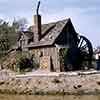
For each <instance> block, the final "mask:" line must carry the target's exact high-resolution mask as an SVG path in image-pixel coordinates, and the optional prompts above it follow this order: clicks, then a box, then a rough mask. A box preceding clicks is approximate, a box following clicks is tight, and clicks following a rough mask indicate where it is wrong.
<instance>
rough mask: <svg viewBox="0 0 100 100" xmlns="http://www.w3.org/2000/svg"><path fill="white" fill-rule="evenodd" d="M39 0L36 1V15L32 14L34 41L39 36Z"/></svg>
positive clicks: (38, 38)
mask: <svg viewBox="0 0 100 100" xmlns="http://www.w3.org/2000/svg"><path fill="white" fill-rule="evenodd" d="M39 6H40V1H39V2H38V6H37V11H36V15H34V42H38V41H39V40H40V38H41V15H39V13H38V11H39Z"/></svg>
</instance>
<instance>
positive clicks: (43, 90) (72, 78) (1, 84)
mask: <svg viewBox="0 0 100 100" xmlns="http://www.w3.org/2000/svg"><path fill="white" fill-rule="evenodd" d="M0 73H1V72H0ZM7 73H8V74H7ZM2 75H3V76H4V75H5V72H2ZM5 76H7V77H6V78H5V79H4V78H1V79H0V93H11V94H98V93H100V74H90V75H68V74H67V73H61V74H59V75H47V76H45V75H44V76H43V75H39V76H38V75H35V74H34V75H31V76H25V77H24V76H22V77H17V76H16V75H15V74H13V73H12V74H9V72H6V75H5Z"/></svg>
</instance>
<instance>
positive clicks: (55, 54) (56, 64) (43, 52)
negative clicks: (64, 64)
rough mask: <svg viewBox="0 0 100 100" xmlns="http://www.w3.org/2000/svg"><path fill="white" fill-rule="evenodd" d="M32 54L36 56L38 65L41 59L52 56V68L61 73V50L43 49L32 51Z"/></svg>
mask: <svg viewBox="0 0 100 100" xmlns="http://www.w3.org/2000/svg"><path fill="white" fill-rule="evenodd" d="M30 52H31V54H34V55H35V57H36V60H37V62H38V63H40V60H41V57H43V56H50V58H51V62H52V66H53V68H54V70H55V71H56V72H59V71H60V61H59V49H58V48H56V47H43V48H36V49H31V50H30Z"/></svg>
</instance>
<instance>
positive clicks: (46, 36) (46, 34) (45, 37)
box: [27, 19, 75, 47]
mask: <svg viewBox="0 0 100 100" xmlns="http://www.w3.org/2000/svg"><path fill="white" fill-rule="evenodd" d="M68 23H71V20H70V19H65V20H62V21H58V22H54V23H49V24H43V25H42V27H41V29H42V33H41V38H40V41H38V42H33V43H31V44H30V45H27V47H38V46H46V45H52V44H53V43H54V42H55V40H56V39H57V37H58V36H59V35H60V34H61V32H62V30H63V29H64V27H67V25H69V24H68ZM71 24H72V23H71ZM69 27H70V28H72V29H73V30H74V27H73V25H71V26H69ZM30 28H32V29H31V30H34V26H31V27H30ZM74 31H75V30H74ZM33 33H36V32H35V30H34V32H33Z"/></svg>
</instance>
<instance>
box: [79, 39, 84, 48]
mask: <svg viewBox="0 0 100 100" xmlns="http://www.w3.org/2000/svg"><path fill="white" fill-rule="evenodd" d="M83 41H84V40H83V38H81V39H80V43H79V48H81V46H82V44H83Z"/></svg>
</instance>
